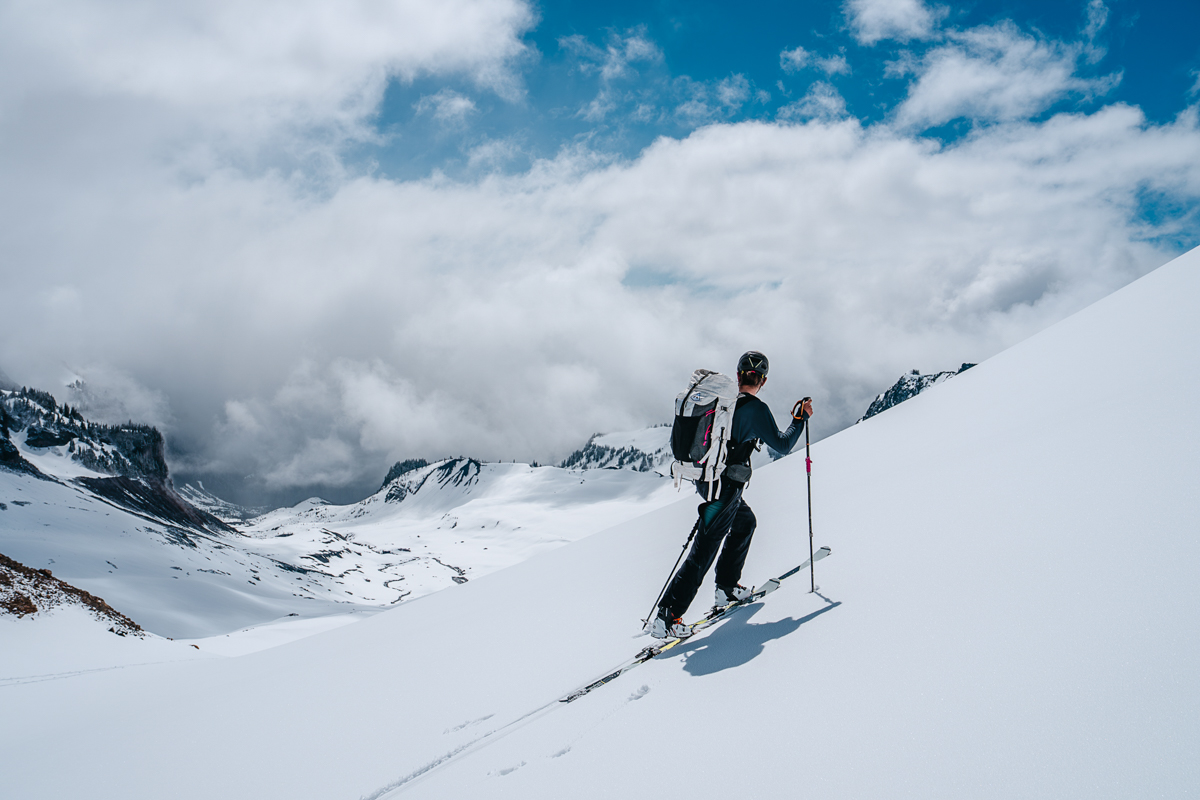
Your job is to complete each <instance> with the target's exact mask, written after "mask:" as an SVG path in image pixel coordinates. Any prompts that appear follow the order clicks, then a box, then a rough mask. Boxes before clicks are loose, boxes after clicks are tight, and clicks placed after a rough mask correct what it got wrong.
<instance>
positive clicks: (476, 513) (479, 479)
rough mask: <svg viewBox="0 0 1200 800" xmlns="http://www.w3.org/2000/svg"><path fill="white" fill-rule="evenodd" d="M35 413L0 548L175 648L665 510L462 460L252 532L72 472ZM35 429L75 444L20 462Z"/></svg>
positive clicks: (413, 465)
mask: <svg viewBox="0 0 1200 800" xmlns="http://www.w3.org/2000/svg"><path fill="white" fill-rule="evenodd" d="M36 399H38V400H39V403H38V407H37V409H36V410H31V409H30V408H28V407H27V404H28V403H27V400H25V399H24V398H21V399H20V402H19V403H17V405H18V406H19V408H18V410H19V411H21V412H22V413H24V414H25V415H26V418H27V419H36V420H37V421H36V422H30V423H29V424H27V426H26V429H25V430H24V431H21V432H19V433H17V434H15V435H14V436H13V437H12V442H8V440H5V442H6V443H10V444H11V446H12V447H13V448H14V454H16V456H17V457H19V458H24V459H27V460H28V462H29V463H30V464H32V465H35V466H36V467H37V468H38V469H40V470H41V472H42V473H44V474H45V475H47V476H50V477H51V479H52V480H51V481H50V482H49V483H47V484H46V485H39V484H38V482H37V481H36V480H35V479H34V478H33V477H31V476H18V475H15V474H13V473H12V472H11V471H6V472H4V473H0V513H3V512H7V513H5V514H4V516H3V517H0V522H2V523H4V533H3V537H2V539H0V542H2V543H3V546H4V547H5V548H6V549H7V550H8V551H9V552H11V553H12V554H13V555H14V557H17V558H18V559H20V560H22V561H24V562H25V563H29V564H32V565H33V566H35V567H38V568H53V569H54V570H55V571H56V573H61V574H62V575H64V576H65V577H67V578H68V579H69V580H71V581H72V582H73V583H75V584H77V585H79V586H81V587H82V588H85V589H87V590H88V591H91V592H94V593H96V594H98V595H100V596H102V597H104V598H105V599H106V600H108V601H109V602H110V603H112V604H113V606H114V607H115V608H117V609H118V610H120V611H122V612H123V613H125V614H128V615H129V616H130V617H132V618H133V619H134V620H136V621H137V622H139V623H140V624H141V625H143V626H145V627H146V628H147V629H148V630H150V631H153V632H155V633H158V634H160V635H164V636H171V637H175V638H180V637H193V638H194V637H203V636H214V635H219V634H226V633H230V632H233V631H237V630H239V629H247V628H257V627H259V626H262V625H263V624H264V623H271V622H278V623H281V624H283V623H286V624H285V625H284V627H286V628H287V629H288V630H290V631H293V632H295V633H296V634H297V635H307V633H309V632H311V631H313V630H316V629H317V628H314V627H313V626H312V625H299V624H297V623H299V622H301V621H304V620H313V619H317V618H321V617H326V616H330V615H335V616H342V617H345V616H346V615H353V614H359V613H360V612H370V611H375V610H378V609H380V608H386V607H388V606H391V605H394V604H396V603H399V602H401V601H404V600H408V599H415V598H417V597H421V596H424V595H426V594H429V593H431V592H435V591H438V590H440V589H443V588H446V587H449V586H454V585H456V584H461V583H465V582H466V581H468V580H470V579H472V578H474V577H477V576H479V575H483V574H486V573H488V572H490V571H493V570H496V569H500V568H502V567H506V566H510V565H511V564H514V563H516V562H518V561H520V560H522V559H524V558H527V557H529V556H530V555H533V554H535V553H538V552H542V551H544V550H546V549H549V548H553V547H558V546H560V545H562V544H564V543H566V542H569V541H574V540H576V539H578V538H580V537H582V536H586V535H588V534H589V533H592V532H595V531H597V530H599V529H601V528H603V527H605V526H607V525H611V524H615V523H616V522H619V521H621V520H623V519H628V518H629V517H630V516H634V515H636V514H638V513H642V512H644V511H645V510H648V509H651V508H655V507H658V506H659V505H662V504H664V503H667V502H670V501H671V500H672V499H674V495H673V493H672V491H671V489H670V487H669V484H668V483H667V482H666V481H664V480H663V479H662V478H661V477H660V476H658V475H655V474H652V473H651V474H638V473H634V472H631V471H627V470H623V471H620V474H614V473H613V472H611V471H608V470H589V471H586V472H583V473H582V474H581V473H579V472H578V471H568V470H563V469H557V468H553V467H536V468H535V467H530V466H527V465H523V464H522V465H515V464H484V463H482V462H479V461H477V460H474V459H469V458H457V459H446V460H443V461H439V462H436V463H434V464H426V463H424V462H406V463H405V464H403V465H397V467H398V468H399V467H401V466H403V467H404V468H403V469H394V470H393V477H391V480H389V481H388V482H386V483H385V484H384V486H383V487H382V488H381V489H380V491H378V492H377V493H376V494H374V495H372V496H371V497H369V498H367V499H366V500H364V501H362V502H360V503H354V504H351V505H348V506H333V505H330V504H329V503H326V502H325V501H324V500H321V499H320V498H312V499H310V500H307V501H305V502H303V503H300V504H298V505H296V506H295V507H292V508H288V509H276V510H275V511H271V512H268V513H266V514H262V515H259V516H253V515H252V513H251V512H249V511H248V510H246V509H241V508H239V507H237V506H235V505H233V504H230V503H226V502H225V501H223V500H221V499H220V498H219V497H216V496H215V495H213V494H212V493H211V492H208V491H206V490H205V489H204V487H203V486H202V485H201V486H199V487H197V486H191V485H189V486H185V487H184V488H183V489H182V490H181V491H180V492H178V493H176V492H175V491H174V490H173V489H171V488H170V486H169V484H168V483H167V482H166V481H162V480H158V479H156V478H152V477H144V476H140V475H137V474H136V471H134V472H135V474H134V476H132V477H131V476H127V475H118V476H114V475H111V474H108V473H104V472H98V471H96V470H94V469H92V468H90V467H89V466H87V465H86V464H85V463H84V462H83V461H81V460H79V459H78V458H77V457H76V456H77V454H78V453H79V452H81V451H82V450H83V447H82V445H81V444H80V443H81V442H82V440H83V436H84V435H86V433H87V431H89V430H94V427H93V426H91V424H90V423H88V422H87V421H86V420H83V419H82V418H81V417H79V415H78V414H77V412H74V413H72V411H71V410H70V409H69V408H67V407H62V406H58V405H57V404H56V403H55V401H54V400H53V398H52V397H50V396H49V395H48V394H46V393H37V395H36ZM48 408H53V409H55V410H54V411H53V412H51V411H48V410H47V409H48ZM34 414H36V415H37V416H36V417H34V416H33V415H34ZM52 414H53V415H58V416H57V417H53V418H52V416H51V415H52ZM34 425H40V426H41V429H42V430H57V431H58V433H57V434H56V435H62V434H63V432H64V431H71V432H74V434H75V435H74V437H73V438H72V437H65V443H61V442H60V443H57V444H55V443H52V442H49V441H46V440H45V439H35V442H36V443H38V444H40V445H42V446H29V445H28V443H27V439H28V436H29V430H30V429H31V428H33V427H34ZM68 425H69V426H70V427H68ZM55 426H58V427H57V428H56V427H55ZM73 445H74V446H75V449H74V450H72V449H71V448H72V446H73ZM101 445H102V446H103V443H101ZM103 452H107V451H103ZM113 452H116V451H113ZM88 463H94V462H93V461H89V462H88ZM131 463H132V462H131ZM163 469H164V470H165V465H164V467H163ZM42 483H46V482H42ZM26 498H27V499H26ZM230 526H234V527H230ZM353 618H354V619H359V618H361V614H360V615H359V616H354V617H353Z"/></svg>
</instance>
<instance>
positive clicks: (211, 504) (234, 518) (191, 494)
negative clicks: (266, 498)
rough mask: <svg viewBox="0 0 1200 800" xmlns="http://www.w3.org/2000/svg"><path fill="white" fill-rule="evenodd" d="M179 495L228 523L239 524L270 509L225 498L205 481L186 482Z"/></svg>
mask: <svg viewBox="0 0 1200 800" xmlns="http://www.w3.org/2000/svg"><path fill="white" fill-rule="evenodd" d="M179 496H180V497H182V498H183V499H184V500H186V501H187V502H188V503H190V504H191V505H193V506H195V507H196V508H198V509H200V510H201V511H207V512H208V513H209V514H212V515H213V516H214V517H216V518H217V519H219V520H221V521H222V522H224V523H226V524H228V525H239V524H241V523H243V522H246V521H248V520H252V519H254V518H255V517H257V516H259V515H260V514H262V513H264V512H265V511H267V510H268V509H266V508H244V507H242V506H239V505H237V504H236V503H230V502H229V501H228V500H223V499H221V498H220V497H217V496H216V495H215V494H213V493H212V492H210V491H209V490H208V489H206V488H204V482H203V481H196V483H195V484H191V483H185V484H184V485H183V487H182V488H180V489H179Z"/></svg>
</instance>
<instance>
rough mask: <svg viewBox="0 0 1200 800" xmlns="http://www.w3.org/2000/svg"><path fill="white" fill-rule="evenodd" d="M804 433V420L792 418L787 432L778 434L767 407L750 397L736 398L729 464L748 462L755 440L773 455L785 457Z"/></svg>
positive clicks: (778, 431) (747, 395)
mask: <svg viewBox="0 0 1200 800" xmlns="http://www.w3.org/2000/svg"><path fill="white" fill-rule="evenodd" d="M803 432H804V421H803V420H798V419H793V420H792V424H791V425H789V426H788V429H787V430H786V431H783V432H782V433H781V432H780V430H779V426H777V425H776V424H775V417H774V416H773V415H772V414H771V409H770V408H768V407H767V404H766V403H764V402H763V401H762V400H759V399H758V398H757V397H755V396H754V395H752V394H743V395H742V396H741V397H739V398H738V404H737V410H736V411H734V412H733V431H731V434H730V437H729V439H730V442H729V445H730V460H729V463H732V464H748V463H750V454H751V453H752V452H753V451H754V444H753V442H754V440H755V439H761V440H762V441H763V443H764V444H766V446H767V447H769V448H771V449H772V450H774V451H775V452H777V453H781V454H783V455H787V454H788V453H790V452H792V448H793V447H795V446H796V442H798V441H799V440H800V434H801V433H803ZM735 459H736V460H735Z"/></svg>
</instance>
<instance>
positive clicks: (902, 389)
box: [856, 363, 975, 424]
mask: <svg viewBox="0 0 1200 800" xmlns="http://www.w3.org/2000/svg"><path fill="white" fill-rule="evenodd" d="M973 366H975V365H974V364H966V363H964V364H963V365H962V366H961V367H959V368H958V370H957V371H946V372H935V373H933V374H932V375H922V374H921V373H920V371H919V370H915V369H914V370H913V371H912V372H910V373H908V374H907V375H902V376H901V377H900V380H898V381H896V383H895V384H894V385H893V386H892V388H890V389H888V390H887V391H886V392H884V393H883V394H881V395H879V396H878V397H876V398H875V400H874V401H873V402H872V403H871V405H870V406H868V407H867V413H865V414H863V415H862V417H860V418H859V419H858V420H856V424H857V423H858V422H862V421H863V420H864V419H870V418H871V417H873V416H875V415H876V414H880V413H882V412H884V411H887V410H888V409H889V408H894V407H895V406H898V405H900V404H901V403H903V402H904V401H905V400H909V399H911V398H913V397H916V396H917V395H919V394H920V393H921V392H923V391H925V390H926V389H928V388H930V387H931V386H936V385H937V384H939V383H941V382H942V381H945V380H948V379H950V378H953V377H954V376H955V375H961V374H962V373H964V372H966V371H967V370H969V369H970V368H971V367H973Z"/></svg>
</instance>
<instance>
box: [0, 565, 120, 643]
mask: <svg viewBox="0 0 1200 800" xmlns="http://www.w3.org/2000/svg"><path fill="white" fill-rule="evenodd" d="M68 605H76V606H82V607H84V608H86V609H88V610H89V611H90V612H91V613H92V615H93V616H95V617H96V619H97V620H99V621H101V622H103V623H104V624H106V625H108V626H109V628H108V629H109V631H111V632H112V633H115V634H117V635H118V636H143V635H144V634H143V631H142V628H141V626H140V625H138V624H137V623H136V622H134V621H133V620H131V619H130V618H129V617H127V616H125V615H124V614H122V613H121V612H119V611H117V610H115V609H114V608H113V607H112V606H110V605H109V604H108V603H106V602H104V601H103V600H102V599H100V598H99V597H96V595H94V594H91V593H90V592H85V591H83V590H82V589H77V588H75V587H74V586H72V585H71V584H69V583H67V582H66V581H62V580H59V579H58V578H56V577H54V575H53V574H51V572H50V570H48V569H32V568H30V567H27V566H25V565H24V564H21V563H20V562H17V561H14V560H13V559H11V558H9V557H8V556H5V555H2V554H0V614H8V615H11V616H15V617H27V616H30V615H34V614H37V613H39V612H42V611H49V610H51V609H54V608H58V607H60V606H68Z"/></svg>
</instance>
